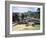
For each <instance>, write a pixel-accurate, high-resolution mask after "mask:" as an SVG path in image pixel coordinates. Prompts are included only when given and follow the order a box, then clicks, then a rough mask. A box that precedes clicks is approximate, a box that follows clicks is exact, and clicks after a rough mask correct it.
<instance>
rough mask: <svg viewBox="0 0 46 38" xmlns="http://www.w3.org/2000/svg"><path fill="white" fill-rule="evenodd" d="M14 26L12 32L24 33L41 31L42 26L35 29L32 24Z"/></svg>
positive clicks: (36, 26)
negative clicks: (26, 31)
mask: <svg viewBox="0 0 46 38" xmlns="http://www.w3.org/2000/svg"><path fill="white" fill-rule="evenodd" d="M26 25H27V24H16V23H15V24H13V26H12V31H23V30H40V25H35V26H34V27H33V26H32V25H31V24H30V25H29V24H28V25H29V26H26Z"/></svg>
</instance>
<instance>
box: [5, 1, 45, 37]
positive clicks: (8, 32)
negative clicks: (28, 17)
mask: <svg viewBox="0 0 46 38" xmlns="http://www.w3.org/2000/svg"><path fill="white" fill-rule="evenodd" d="M38 8H39V9H40V11H39V13H40V18H39V20H40V22H39V24H40V25H39V26H38V25H37V26H38V27H37V28H36V29H37V31H36V29H35V27H33V30H31V31H30V30H26V31H23V29H24V28H23V29H22V27H24V25H23V26H22V25H21V26H20V25H19V28H21V29H19V28H18V26H17V25H15V26H13V24H14V23H13V22H14V21H15V20H14V21H12V20H13V15H14V14H15V15H16V13H14V12H17V14H18V12H19V13H22V12H24V13H25V12H26V10H27V9H28V10H27V11H29V10H34V12H36V9H38ZM44 9H45V8H44V3H36V2H20V1H5V37H18V36H32V35H44V33H45V32H44V30H45V29H44V28H45V27H44V20H45V19H44V17H45V16H44V15H45V12H44ZM14 10H15V11H14ZM13 13H14V14H13ZM35 15H36V14H35ZM37 15H38V14H37ZM37 17H38V16H37ZM37 17H34V16H33V19H34V18H37ZM16 18H17V17H16ZM16 18H15V19H16ZM17 21H18V20H17ZM21 21H22V20H21ZM18 22H19V21H18ZM18 22H17V23H18ZM15 23H16V21H15ZM19 23H20V22H19ZM28 23H29V22H28ZM28 23H26V25H27V24H28ZM31 23H32V21H31ZM31 23H30V24H31ZM24 24H25V23H24ZM33 24H34V21H33ZM28 25H29V24H28ZM12 27H13V28H12ZM29 27H30V25H29ZM29 27H28V26H27V27H26V29H27V28H29ZM30 28H31V27H30ZM34 29H35V30H34ZM12 30H13V31H12ZM19 30H20V31H19ZM24 30H25V29H24Z"/></svg>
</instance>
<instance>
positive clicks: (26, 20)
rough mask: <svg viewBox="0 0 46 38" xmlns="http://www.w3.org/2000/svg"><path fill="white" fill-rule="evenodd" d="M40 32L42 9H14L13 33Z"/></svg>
mask: <svg viewBox="0 0 46 38" xmlns="http://www.w3.org/2000/svg"><path fill="white" fill-rule="evenodd" d="M24 30H40V8H37V7H15V6H14V7H12V31H24Z"/></svg>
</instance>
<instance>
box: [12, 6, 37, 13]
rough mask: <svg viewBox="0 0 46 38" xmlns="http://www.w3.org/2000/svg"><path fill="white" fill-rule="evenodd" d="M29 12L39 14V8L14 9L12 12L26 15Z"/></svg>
mask: <svg viewBox="0 0 46 38" xmlns="http://www.w3.org/2000/svg"><path fill="white" fill-rule="evenodd" d="M28 11H31V12H37V7H15V6H14V7H12V12H19V13H24V12H28Z"/></svg>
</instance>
